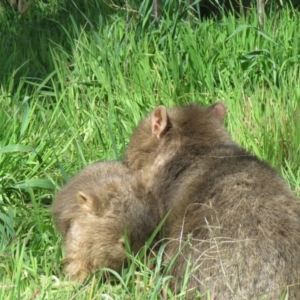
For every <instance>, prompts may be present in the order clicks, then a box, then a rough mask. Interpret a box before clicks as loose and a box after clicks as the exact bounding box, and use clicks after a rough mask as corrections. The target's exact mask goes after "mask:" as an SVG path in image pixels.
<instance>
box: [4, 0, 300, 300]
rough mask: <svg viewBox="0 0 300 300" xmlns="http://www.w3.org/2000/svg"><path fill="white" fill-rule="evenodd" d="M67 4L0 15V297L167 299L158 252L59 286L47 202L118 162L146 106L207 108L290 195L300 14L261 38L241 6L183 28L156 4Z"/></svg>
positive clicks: (298, 132)
mask: <svg viewBox="0 0 300 300" xmlns="http://www.w3.org/2000/svg"><path fill="white" fill-rule="evenodd" d="M80 3H81V4H80V7H79V6H78V5H79V4H78V3H77V4H74V3H73V2H68V3H64V2H62V4H61V6H60V5H58V4H57V2H56V1H54V0H52V1H49V2H48V3H39V2H37V4H36V6H34V7H33V8H32V10H31V11H29V12H28V13H27V14H26V15H24V16H22V17H20V16H19V15H18V14H17V13H14V12H12V11H6V12H5V13H2V15H0V36H1V41H2V47H0V82H1V86H0V299H75V298H76V299H97V298H98V299H133V298H135V299H163V294H164V293H165V295H167V299H171V298H172V297H175V296H174V295H172V294H171V292H170V290H168V288H167V283H168V281H169V280H170V278H169V277H168V276H165V275H164V273H163V268H162V249H161V251H160V252H159V254H158V256H157V258H156V259H155V266H154V267H153V266H152V267H151V263H152V262H151V261H150V262H147V261H146V260H145V259H144V258H143V255H142V256H140V257H139V258H136V259H135V258H132V259H131V263H130V264H129V267H128V268H126V269H124V271H123V273H122V274H121V275H118V276H116V278H114V277H113V276H112V279H111V281H101V280H99V277H101V276H100V275H101V274H100V273H101V271H99V272H98V273H97V274H96V275H95V276H94V277H93V276H91V278H90V280H89V281H88V282H87V284H86V285H83V286H80V285H74V284H72V283H70V282H68V281H67V280H66V279H65V277H64V276H63V274H62V272H61V269H62V259H63V253H62V249H61V238H60V237H59V235H58V233H57V232H56V231H55V229H54V227H53V223H52V220H51V218H50V215H49V208H50V205H51V202H52V199H53V195H54V194H55V191H56V190H57V189H58V188H59V187H60V186H61V185H62V184H63V183H64V182H66V181H67V179H68V178H69V177H70V176H72V175H73V174H75V173H76V172H78V171H79V170H80V169H81V168H82V167H84V166H85V165H87V164H89V163H91V162H94V161H98V160H111V159H121V158H122V156H123V153H124V150H125V148H126V145H127V143H128V141H129V138H130V134H131V132H132V130H133V129H134V128H135V126H136V125H137V123H138V121H139V120H140V119H141V118H142V117H143V116H145V114H146V113H147V112H149V111H150V110H151V109H152V108H154V107H155V106H156V105H159V104H164V105H166V106H172V105H175V104H180V105H181V104H186V103H189V102H198V103H202V104H209V103H213V102H215V101H223V102H224V103H226V106H227V108H228V117H227V119H226V127H227V128H228V130H229V132H230V133H231V134H232V137H233V138H234V140H236V141H237V142H238V143H240V144H242V145H243V146H244V147H245V148H247V149H248V150H250V151H252V152H254V153H255V154H256V155H258V156H259V157H260V158H262V159H264V160H266V161H268V162H269V163H270V164H271V165H272V166H274V167H275V168H276V169H277V170H278V171H279V172H280V173H281V174H282V176H283V177H284V178H285V180H286V181H287V182H288V184H289V185H290V187H291V188H292V189H293V190H295V191H297V192H298V193H299V192H300V169H299V161H300V149H299V148H300V85H299V74H300V64H299V61H300V39H299V24H298V23H299V22H298V20H299V17H300V15H299V12H297V11H292V10H289V9H288V8H285V9H283V10H281V11H280V17H279V18H278V21H277V25H276V28H275V30H274V18H275V17H274V16H275V14H274V13H270V16H269V17H267V18H266V23H265V29H264V32H261V31H260V30H258V29H257V24H258V21H257V15H256V12H255V11H250V12H249V13H248V14H247V15H245V16H242V17H240V18H236V17H234V16H232V15H231V14H228V15H225V14H223V15H222V16H221V18H220V19H219V20H214V19H206V20H199V19H196V18H194V17H193V16H190V18H189V19H188V20H187V19H186V17H185V16H184V14H183V13H181V12H179V13H176V10H175V9H174V10H172V3H171V2H170V1H166V6H165V8H166V10H165V12H164V13H163V15H162V17H161V18H160V19H159V20H158V22H157V23H156V22H154V21H153V20H151V18H150V17H149V14H150V5H149V3H150V2H149V1H148V2H146V3H145V4H144V5H141V6H140V7H139V6H137V5H134V4H131V5H129V4H128V3H127V4H126V5H125V6H123V8H124V9H120V8H119V9H118V8H115V7H113V8H110V7H108V6H107V5H105V4H103V3H98V1H82V2H80ZM115 3H116V4H119V2H117V1H116V2H115ZM141 257H142V258H141ZM176 297H177V299H181V298H182V297H181V296H180V295H177V296H176ZM210 297H211V295H209V294H205V295H204V296H203V299H210Z"/></svg>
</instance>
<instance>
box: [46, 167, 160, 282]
mask: <svg viewBox="0 0 300 300" xmlns="http://www.w3.org/2000/svg"><path fill="white" fill-rule="evenodd" d="M141 178H142V177H141V176H136V177H135V176H131V175H130V174H129V170H128V169H127V168H126V167H125V166H124V165H123V164H122V163H120V162H102V163H95V164H93V165H91V166H88V167H86V168H85V169H83V170H82V171H81V172H80V173H79V174H78V175H76V176H75V177H74V178H73V179H72V180H71V181H70V182H69V183H68V184H67V185H66V186H65V187H64V188H63V189H62V190H61V191H60V192H59V193H58V194H57V196H56V199H55V201H54V204H53V208H52V214H53V217H54V221H55V224H56V227H57V229H58V230H59V231H60V233H61V234H62V236H63V241H64V249H65V255H66V258H65V269H64V271H65V273H66V274H68V275H69V277H70V278H71V279H73V280H77V281H83V280H84V279H85V277H86V276H87V275H88V274H89V273H91V272H92V271H95V270H96V269H98V268H101V267H106V268H111V269H114V270H116V271H118V272H119V271H121V268H122V265H123V263H124V261H125V260H126V251H125V242H126V241H125V239H124V235H126V234H127V237H128V243H129V246H130V247H131V250H132V252H137V251H138V250H140V248H141V247H142V246H143V245H144V244H145V242H146V241H147V240H148V238H149V237H150V235H151V234H152V232H153V231H154V229H155V228H156V226H157V224H158V223H159V215H158V211H157V207H156V205H153V202H152V200H153V199H152V196H151V193H148V192H147V191H146V190H145V187H144V185H143V183H142V180H141Z"/></svg>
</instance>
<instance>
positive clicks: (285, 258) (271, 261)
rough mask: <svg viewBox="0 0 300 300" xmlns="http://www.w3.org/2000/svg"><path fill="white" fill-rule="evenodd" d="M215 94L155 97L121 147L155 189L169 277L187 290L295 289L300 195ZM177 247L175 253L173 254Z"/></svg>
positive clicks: (298, 291)
mask: <svg viewBox="0 0 300 300" xmlns="http://www.w3.org/2000/svg"><path fill="white" fill-rule="evenodd" d="M225 115H226V107H225V105H224V104H223V103H216V104H214V105H211V106H209V107H206V108H202V107H200V106H198V105H189V106H186V107H181V108H180V107H176V108H173V109H166V108H165V107H163V106H159V107H157V108H156V109H155V110H154V111H153V112H152V113H151V114H150V115H149V116H148V117H147V118H146V119H144V120H143V121H142V122H141V123H140V125H139V126H138V127H137V129H136V130H135V132H134V133H133V135H132V138H131V140H130V143H129V146H128V149H127V151H126V154H125V164H126V165H127V166H128V167H129V168H130V169H131V171H138V170H142V172H143V174H144V176H148V178H147V182H148V184H149V188H150V189H151V191H152V193H153V196H154V197H155V198H156V199H159V201H158V202H159V210H160V215H161V218H162V217H163V216H164V215H165V214H166V213H167V212H168V211H169V210H170V214H169V217H168V219H167V221H166V224H165V237H166V238H167V239H168V240H169V242H167V245H166V248H165V259H166V262H171V261H172V259H173V258H175V257H176V255H178V257H177V259H176V260H175V262H171V264H172V267H171V269H170V273H171V274H172V275H173V276H174V281H173V282H172V287H173V288H174V289H177V288H181V289H182V288H183V287H182V285H183V284H184V282H185V280H186V271H187V270H188V273H189V278H188V280H187V281H186V282H185V284H186V285H185V287H184V289H186V291H187V296H186V299H194V297H195V293H196V292H197V291H198V292H199V291H200V292H205V291H207V290H210V292H211V294H213V295H214V297H215V298H216V299H261V297H263V296H265V298H264V299H272V300H273V299H279V297H280V295H281V293H282V292H283V291H284V290H287V292H288V295H289V299H299V297H300V285H299V279H300V271H299V270H300V205H299V201H298V199H297V198H296V196H295V195H294V194H293V193H292V192H291V191H290V190H289V188H288V187H287V186H286V184H285V183H284V181H283V180H282V179H281V178H280V177H279V176H278V174H277V173H276V172H275V171H274V170H273V169H272V168H270V167H268V166H267V165H266V164H265V163H263V162H261V161H260V160H259V159H258V158H256V157H255V156H253V155H251V154H249V153H248V152H247V151H245V150H244V149H242V148H241V147H239V146H238V145H236V144H235V143H234V142H233V141H232V140H231V138H230V137H229V135H228V133H227V132H226V131H225V129H224V127H223V120H224V118H225ZM178 253H179V254H178Z"/></svg>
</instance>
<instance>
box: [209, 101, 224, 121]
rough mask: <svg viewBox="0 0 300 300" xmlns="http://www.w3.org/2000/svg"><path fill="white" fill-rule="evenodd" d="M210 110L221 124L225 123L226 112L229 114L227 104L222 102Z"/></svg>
mask: <svg viewBox="0 0 300 300" xmlns="http://www.w3.org/2000/svg"><path fill="white" fill-rule="evenodd" d="M210 108H211V109H212V112H213V114H214V115H215V116H216V117H217V118H218V119H219V120H220V121H221V122H223V121H224V119H225V117H226V112H227V109H226V106H225V104H224V103H222V102H217V103H215V104H213V105H212V106H210Z"/></svg>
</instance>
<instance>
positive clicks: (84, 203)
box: [77, 192, 95, 215]
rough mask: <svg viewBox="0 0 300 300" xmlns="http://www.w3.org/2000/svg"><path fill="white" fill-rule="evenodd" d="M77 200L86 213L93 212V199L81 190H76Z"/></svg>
mask: <svg viewBox="0 0 300 300" xmlns="http://www.w3.org/2000/svg"><path fill="white" fill-rule="evenodd" d="M77 201H78V204H79V206H80V207H81V209H82V210H83V211H84V212H85V213H86V214H88V215H93V214H95V207H94V200H93V198H91V197H89V196H88V195H86V194H85V193H83V192H78V194H77Z"/></svg>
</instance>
